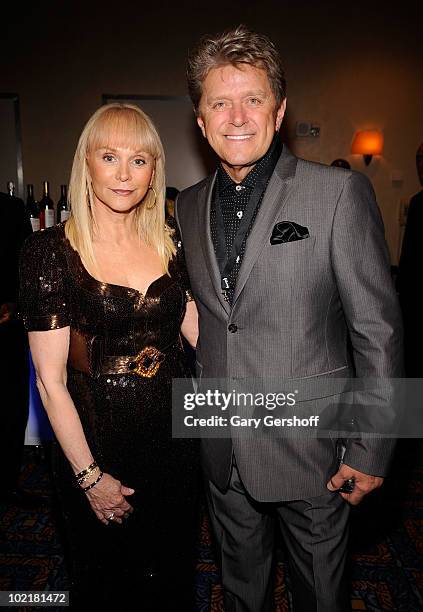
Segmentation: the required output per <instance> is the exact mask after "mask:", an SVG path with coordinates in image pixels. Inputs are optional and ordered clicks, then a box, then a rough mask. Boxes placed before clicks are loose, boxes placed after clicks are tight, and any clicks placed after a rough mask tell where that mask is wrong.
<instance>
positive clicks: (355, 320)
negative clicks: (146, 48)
mask: <svg viewBox="0 0 423 612" xmlns="http://www.w3.org/2000/svg"><path fill="white" fill-rule="evenodd" d="M188 85H189V91H190V95H191V99H192V102H193V105H194V109H195V113H196V116H197V122H198V125H199V126H200V129H201V131H202V133H203V135H204V137H205V138H206V139H207V141H208V142H209V144H210V146H211V147H212V148H213V149H214V151H215V152H216V153H217V155H218V157H219V159H220V164H219V166H218V169H217V171H216V172H215V173H214V174H213V175H212V176H210V177H208V178H206V179H205V180H203V181H201V182H200V183H198V184H197V185H194V186H193V187H190V188H189V189H186V190H185V191H183V192H182V193H181V194H180V195H179V197H178V200H177V203H176V217H177V220H178V224H179V227H180V231H181V235H182V241H183V243H184V248H185V256H186V261H187V267H188V272H189V276H190V281H191V286H192V290H193V293H194V297H195V300H196V303H197V307H198V311H199V321H200V336H199V342H198V347H197V375H198V377H203V378H221V379H227V380H228V381H232V380H242V381H244V382H246V381H247V382H248V380H249V379H255V380H257V379H264V378H266V379H280V380H287V379H296V380H297V381H298V379H300V380H304V381H308V380H309V379H310V378H312V379H316V380H318V377H321V378H322V379H325V380H329V379H331V377H335V378H336V377H345V378H349V377H374V378H378V377H382V378H389V377H396V376H401V374H402V362H401V343H402V340H401V324H400V316H399V309H398V305H397V300H396V296H395V293H394V290H393V286H392V281H391V278H390V266H389V257H388V250H387V246H386V243H385V240H384V233H383V224H382V220H381V217H380V214H379V210H378V208H377V205H376V202H375V198H374V193H373V190H372V188H371V186H370V184H369V181H368V180H367V179H366V178H365V177H364V176H363V175H361V174H358V173H356V172H352V171H348V170H345V171H344V170H340V169H338V168H332V167H328V166H324V165H320V164H316V163H311V162H308V161H304V160H302V159H298V158H296V157H295V156H294V155H292V153H290V151H289V150H288V148H287V147H286V146H285V145H282V144H281V141H280V139H279V135H278V130H279V128H280V125H281V122H282V120H283V116H284V113H285V107H286V91H285V90H286V86H285V78H284V73H283V69H282V66H281V62H280V57H279V55H278V53H277V51H276V49H275V47H274V45H273V44H272V43H271V41H270V40H269V39H268V38H267V37H265V36H262V35H259V34H256V33H254V32H250V31H248V30H247V29H246V28H245V27H243V26H240V27H238V28H237V29H236V30H233V31H230V32H226V33H224V34H222V35H218V36H215V37H212V38H204V39H202V41H201V42H200V43H199V45H198V47H197V48H196V49H195V50H194V51H193V52H192V53H191V54H190V58H189V62H188ZM316 402H317V398H316ZM392 449H393V443H392V441H391V440H383V439H375V438H374V439H369V438H364V437H359V436H356V437H354V438H348V440H346V442H345V446H344V447H343V451H344V455H343V462H342V463H340V457H339V453H338V446H337V440H334V439H331V438H330V437H314V438H306V437H298V438H280V437H273V436H270V437H269V436H255V437H254V436H250V437H248V436H247V437H243V436H234V435H232V437H231V438H226V439H212V438H205V439H203V440H202V456H203V465H204V470H205V475H206V478H207V488H208V501H209V510H210V514H211V520H212V524H213V529H214V533H215V536H216V540H217V543H218V547H219V562H220V566H221V570H222V581H223V588H224V600H225V609H226V610H227V612H232V611H236V612H241V611H242V612H247V611H248V612H261V611H268V610H271V609H272V608H273V606H272V590H273V589H272V580H271V577H272V558H273V547H274V525H275V523H276V522H277V523H279V526H280V529H281V531H282V534H283V537H284V540H285V542H286V546H287V550H288V553H289V561H290V574H291V581H292V585H293V602H294V607H295V610H296V611H300V612H311V611H313V610H315V611H318V612H335V611H336V612H338V611H344V610H348V609H350V605H349V597H348V588H347V587H348V585H346V583H345V572H344V568H345V558H346V542H347V522H348V513H349V504H348V503H347V502H349V503H350V504H357V503H358V502H359V501H360V500H361V499H362V498H363V496H364V495H366V494H367V493H369V492H370V491H371V490H372V489H375V488H377V487H379V486H380V485H381V484H382V481H383V477H384V476H385V474H386V470H387V467H388V463H389V460H390V457H391V454H392ZM346 482H349V483H350V484H351V486H352V487H353V488H352V490H351V489H349V490H350V492H342V491H341V492H340V491H339V489H340V488H341V486H343V485H344V483H346ZM346 490H347V491H348V489H346Z"/></svg>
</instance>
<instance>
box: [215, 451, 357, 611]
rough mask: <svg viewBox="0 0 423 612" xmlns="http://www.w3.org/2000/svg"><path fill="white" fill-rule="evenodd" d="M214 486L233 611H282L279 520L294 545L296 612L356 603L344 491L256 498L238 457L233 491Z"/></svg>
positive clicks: (220, 546) (220, 552)
mask: <svg viewBox="0 0 423 612" xmlns="http://www.w3.org/2000/svg"><path fill="white" fill-rule="evenodd" d="M206 490H207V497H208V506H209V512H210V517H211V522H212V527H213V531H214V535H215V539H216V543H217V549H218V563H219V565H220V568H221V572H222V583H223V590H224V603H225V612H271V611H273V610H274V598H273V591H274V584H273V568H274V563H273V552H274V535H275V528H276V527H277V525H279V528H280V529H281V532H282V536H283V539H284V542H285V544H286V549H287V551H288V557H289V574H290V578H291V585H292V599H293V607H294V611H295V612H346V611H350V610H351V603H350V598H349V588H348V581H347V580H346V579H345V562H346V550H347V539H348V516H349V505H348V504H347V502H345V501H344V500H343V499H342V497H341V496H340V495H339V494H338V493H332V492H330V491H328V492H327V494H324V495H321V496H318V497H314V498H310V499H306V500H297V501H290V502H284V503H262V502H256V501H255V500H253V499H252V498H251V497H250V496H249V495H248V493H247V492H246V490H245V488H244V486H243V484H242V482H241V479H240V476H239V473H238V470H237V468H236V465H235V463H234V465H233V467H232V475H231V480H230V484H229V488H228V490H227V491H226V492H224V493H223V492H221V491H220V490H219V489H217V488H216V487H215V486H214V485H213V483H211V482H208V483H207V487H206Z"/></svg>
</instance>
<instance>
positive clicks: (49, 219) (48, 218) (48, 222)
mask: <svg viewBox="0 0 423 612" xmlns="http://www.w3.org/2000/svg"><path fill="white" fill-rule="evenodd" d="M53 225H54V210H52V209H51V208H46V210H45V226H46V228H47V227H52V226H53Z"/></svg>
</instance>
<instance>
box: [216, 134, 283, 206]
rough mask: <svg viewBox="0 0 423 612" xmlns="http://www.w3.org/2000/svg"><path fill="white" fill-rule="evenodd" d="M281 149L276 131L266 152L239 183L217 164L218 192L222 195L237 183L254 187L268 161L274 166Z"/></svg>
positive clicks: (250, 187)
mask: <svg viewBox="0 0 423 612" xmlns="http://www.w3.org/2000/svg"><path fill="white" fill-rule="evenodd" d="M281 151H282V146H281V143H280V136H279V133H278V132H276V134H275V136H274V137H273V140H272V144H271V145H270V147H269V148H268V150H267V152H266V153H265V154H264V155H263V157H261V158H260V159H259V160H258V161H257V162H256V163H255V165H254V166H253V168H252V169H251V170H250V172H249V173H248V174H247V176H245V177H244V179H243V180H242V181H241V183H235V181H233V180H232V178H231V177H230V176H229V174H228V173H227V172H226V170H224V169H223V166H222V164H219V167H218V171H217V179H218V189H219V194H220V195H223V194H224V193H225V192H226V191H227V190H228V189H230V188H232V189H234V188H235V187H236V185H238V184H239V185H241V186H242V187H248V188H249V189H254V187H255V184H256V182H257V179H258V177H259V176H260V175H261V174H262V173H263V172H264V171H265V169H266V167H267V165H268V164H269V162H270V163H272V162H273V167H274V166H276V163H277V161H278V159H279V157H280V154H281Z"/></svg>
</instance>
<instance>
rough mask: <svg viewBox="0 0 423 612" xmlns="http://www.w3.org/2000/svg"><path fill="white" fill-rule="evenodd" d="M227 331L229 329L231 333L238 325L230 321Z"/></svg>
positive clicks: (236, 329)
mask: <svg viewBox="0 0 423 612" xmlns="http://www.w3.org/2000/svg"><path fill="white" fill-rule="evenodd" d="M228 331H230V332H231V334H234V333H235V332H236V331H238V325H235V323H231V324H230V325H228Z"/></svg>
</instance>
